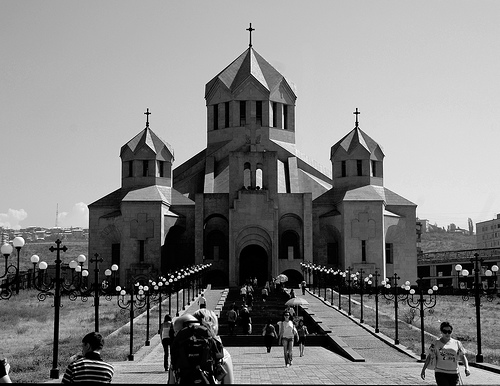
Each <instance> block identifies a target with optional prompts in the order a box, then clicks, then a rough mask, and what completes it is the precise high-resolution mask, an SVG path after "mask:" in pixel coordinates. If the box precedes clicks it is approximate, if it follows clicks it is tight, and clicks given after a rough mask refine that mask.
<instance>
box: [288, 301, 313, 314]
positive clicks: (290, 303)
mask: <svg viewBox="0 0 500 386" xmlns="http://www.w3.org/2000/svg"><path fill="white" fill-rule="evenodd" d="M308 304H309V302H308V301H307V300H306V299H304V298H299V297H295V298H291V299H290V300H287V301H286V303H285V306H289V307H295V308H296V312H295V314H296V315H298V314H299V306H306V305H308Z"/></svg>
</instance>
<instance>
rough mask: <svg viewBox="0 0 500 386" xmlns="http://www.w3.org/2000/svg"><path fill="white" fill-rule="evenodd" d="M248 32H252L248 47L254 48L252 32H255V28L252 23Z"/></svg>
mask: <svg viewBox="0 0 500 386" xmlns="http://www.w3.org/2000/svg"><path fill="white" fill-rule="evenodd" d="M247 31H248V32H250V44H249V45H248V47H252V31H255V28H252V23H250V27H249V28H247Z"/></svg>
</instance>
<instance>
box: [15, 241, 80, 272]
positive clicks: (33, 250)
mask: <svg viewBox="0 0 500 386" xmlns="http://www.w3.org/2000/svg"><path fill="white" fill-rule="evenodd" d="M88 244H89V242H88V241H63V243H62V244H61V247H63V246H66V248H67V251H66V252H62V251H61V252H60V253H59V255H60V258H61V261H62V262H63V263H65V264H67V263H69V262H70V261H71V260H76V259H77V257H78V255H85V257H86V258H87V260H88V259H89V255H88V250H89V248H88ZM56 246H57V245H56V243H54V242H47V241H38V242H36V241H35V242H33V241H28V242H26V244H25V245H24V247H23V248H22V249H21V255H20V257H21V258H20V261H19V268H20V270H21V271H24V270H26V269H28V268H33V264H32V263H31V260H30V258H31V256H32V255H38V257H39V258H40V261H45V262H46V263H47V264H49V265H53V264H54V262H55V260H56V257H57V253H56V252H55V251H54V252H50V249H49V248H50V247H54V248H55V247H56ZM16 259H17V251H16V250H14V251H13V253H12V256H11V257H10V258H9V263H12V264H17V263H16Z"/></svg>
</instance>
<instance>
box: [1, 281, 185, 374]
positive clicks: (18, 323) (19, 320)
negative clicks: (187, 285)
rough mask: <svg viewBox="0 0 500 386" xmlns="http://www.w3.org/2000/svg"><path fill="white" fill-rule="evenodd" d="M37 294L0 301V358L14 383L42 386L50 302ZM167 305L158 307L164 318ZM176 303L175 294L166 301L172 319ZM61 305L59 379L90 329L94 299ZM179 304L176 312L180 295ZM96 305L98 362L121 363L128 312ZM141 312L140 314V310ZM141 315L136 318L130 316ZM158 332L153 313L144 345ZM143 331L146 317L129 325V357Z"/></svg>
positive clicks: (49, 356)
mask: <svg viewBox="0 0 500 386" xmlns="http://www.w3.org/2000/svg"><path fill="white" fill-rule="evenodd" d="M37 294H38V291H34V290H24V291H21V292H20V293H19V295H13V296H12V297H11V298H10V299H9V300H3V301H0V325H1V326H2V328H1V331H0V342H2V344H1V347H0V357H7V359H8V361H9V363H10V365H11V373H10V376H11V379H12V381H13V382H14V383H41V382H45V381H49V380H50V370H51V369H52V364H53V341H54V300H53V298H47V299H46V300H45V301H38V299H37ZM163 299H165V298H163ZM166 299H167V300H166V301H164V302H163V306H162V315H163V316H164V315H165V312H168V309H169V302H168V298H166ZM176 299H177V297H176V296H175V294H174V295H173V296H172V300H171V311H172V315H175V312H176ZM61 303H62V307H61V309H60V323H59V326H60V331H59V353H58V365H57V367H56V368H58V369H59V378H60V379H61V378H62V376H63V374H64V371H65V370H66V366H67V365H68V363H69V361H70V357H71V356H72V355H74V354H79V353H81V339H82V337H83V336H84V335H85V334H87V333H88V332H91V331H94V329H95V317H94V312H95V307H94V300H93V298H92V299H88V300H87V301H86V302H82V301H81V299H77V300H76V301H70V300H69V299H68V298H67V297H63V298H62V300H61ZM179 303H180V306H179V308H181V306H182V292H181V296H180V298H179ZM99 304H100V307H99V331H100V333H101V334H103V336H104V337H105V345H104V349H103V351H102V356H103V358H104V359H105V360H107V361H126V360H127V357H128V355H129V353H130V328H129V327H128V326H126V327H123V326H124V325H126V324H127V323H128V322H129V320H130V311H129V309H126V310H122V309H121V308H120V307H119V306H118V304H117V297H113V298H112V299H111V300H110V301H107V300H105V299H104V298H100V301H99ZM142 311H145V308H144V309H142ZM142 311H137V312H135V315H134V316H137V315H139V314H140V313H141V312H142ZM163 316H162V317H163ZM120 327H123V328H121V329H120ZM158 328H159V314H158V309H157V308H152V309H151V310H150V327H149V339H151V338H152V337H153V336H154V335H155V334H156V333H157V332H158ZM116 330H119V331H118V333H116V334H113V335H112V336H111V337H110V338H106V337H107V336H108V335H109V334H111V333H112V332H114V331H116ZM146 331H147V328H146V317H143V318H141V319H140V320H138V321H136V322H135V323H134V330H133V349H132V353H135V352H137V350H139V349H140V348H141V347H142V346H144V344H145V341H146V339H147V337H146Z"/></svg>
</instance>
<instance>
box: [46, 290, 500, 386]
mask: <svg viewBox="0 0 500 386" xmlns="http://www.w3.org/2000/svg"><path fill="white" fill-rule="evenodd" d="M297 293H298V292H297ZM298 296H301V297H302V295H298ZM205 297H206V298H207V307H208V308H210V309H213V310H216V311H217V310H218V309H220V304H221V297H222V299H224V298H225V291H224V290H207V291H205ZM304 297H305V298H306V300H307V301H308V302H309V306H308V309H307V311H308V312H309V313H312V314H314V316H313V317H314V318H315V319H316V320H317V321H319V322H321V325H322V327H323V329H324V330H329V331H331V332H330V334H331V335H332V336H335V337H336V338H337V339H338V341H339V342H343V343H344V344H345V345H347V346H348V348H349V349H350V350H353V352H354V353H355V354H357V355H359V356H360V357H361V358H363V359H364V361H359V362H352V361H349V360H347V359H345V358H344V357H342V356H340V355H337V354H335V353H333V352H331V351H329V350H327V349H324V348H322V347H306V349H305V354H304V356H303V357H299V355H298V354H299V353H298V348H297V347H296V348H294V359H293V366H291V367H289V368H286V367H285V366H284V359H283V351H282V348H281V347H273V349H272V350H271V353H267V352H266V349H265V347H263V346H262V347H229V348H228V350H229V352H230V353H231V356H232V358H233V363H234V375H235V382H236V383H237V384H304V385H306V384H307V385H310V384H327V385H334V384H337V385H353V384H355V385H429V384H435V381H434V373H433V371H427V378H426V380H425V381H424V380H422V379H421V378H420V371H421V369H422V363H419V361H418V359H419V357H418V356H417V355H416V354H415V353H412V352H410V351H408V350H407V349H406V348H405V347H404V346H401V345H398V346H395V345H394V344H391V343H390V341H391V340H390V339H389V338H387V337H385V336H382V335H381V334H374V332H373V329H371V328H370V327H367V326H365V325H361V324H360V323H359V322H358V321H356V319H354V318H351V317H349V316H347V314H345V313H343V312H342V311H338V310H337V309H336V307H332V306H331V305H330V304H329V302H328V301H324V300H323V299H321V298H318V297H317V296H316V295H313V294H311V293H307V294H306V295H305V296H304ZM196 309H198V305H197V301H195V302H193V303H192V304H191V306H190V307H189V308H188V309H187V310H186V311H185V312H189V313H191V312H194V311H195V310H196ZM181 313H182V311H181ZM113 366H114V368H115V375H114V377H113V383H124V384H131V383H149V384H162V383H163V384H165V383H166V382H167V373H166V372H165V371H164V370H163V347H162V345H161V343H160V339H159V336H158V335H155V336H154V337H153V338H152V339H151V345H150V346H148V347H143V348H141V349H140V350H139V351H138V352H137V353H136V354H135V359H134V361H133V362H114V363H113ZM499 370H500V369H499ZM471 373H472V374H471V376H470V377H467V378H466V377H465V374H464V369H463V367H462V368H461V374H462V380H463V382H464V384H466V385H500V374H499V373H496V372H493V371H488V370H485V369H481V368H477V367H471ZM55 382H58V381H55Z"/></svg>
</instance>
